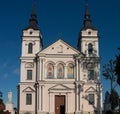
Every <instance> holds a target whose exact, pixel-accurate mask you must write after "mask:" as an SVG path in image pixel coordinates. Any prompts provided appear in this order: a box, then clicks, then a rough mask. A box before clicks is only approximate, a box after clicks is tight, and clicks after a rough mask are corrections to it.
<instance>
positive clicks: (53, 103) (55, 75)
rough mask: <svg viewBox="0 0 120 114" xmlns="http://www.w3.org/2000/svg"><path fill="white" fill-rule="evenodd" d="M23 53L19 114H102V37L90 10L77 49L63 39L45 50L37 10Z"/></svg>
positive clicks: (33, 12) (24, 34) (25, 32)
mask: <svg viewBox="0 0 120 114" xmlns="http://www.w3.org/2000/svg"><path fill="white" fill-rule="evenodd" d="M21 49H22V51H21V57H20V61H21V62H20V83H19V86H18V112H19V114H95V113H97V114H101V109H102V86H101V83H100V57H99V37H98V30H97V29H95V28H93V27H92V25H91V21H90V15H89V12H88V6H86V11H85V19H84V27H83V28H82V29H81V31H80V33H79V38H78V48H77V49H75V48H73V47H72V46H71V45H69V44H68V43H66V42H65V41H63V40H62V39H59V40H57V41H56V42H54V43H53V44H51V45H50V46H48V47H46V48H44V49H43V42H42V34H41V31H40V29H39V28H38V26H37V18H36V11H35V6H34V7H33V11H32V14H31V19H30V23H29V26H28V27H27V28H25V29H24V30H23V34H22V47H21Z"/></svg>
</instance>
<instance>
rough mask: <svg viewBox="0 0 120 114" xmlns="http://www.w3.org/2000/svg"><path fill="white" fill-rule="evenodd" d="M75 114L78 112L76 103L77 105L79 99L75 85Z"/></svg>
mask: <svg viewBox="0 0 120 114" xmlns="http://www.w3.org/2000/svg"><path fill="white" fill-rule="evenodd" d="M75 89H76V90H75V91H76V92H75V113H76V114H77V112H78V103H79V101H78V100H79V99H78V85H77V84H76V85H75Z"/></svg>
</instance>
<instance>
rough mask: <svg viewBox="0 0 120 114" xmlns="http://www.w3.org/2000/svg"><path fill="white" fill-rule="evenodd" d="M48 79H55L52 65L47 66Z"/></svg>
mask: <svg viewBox="0 0 120 114" xmlns="http://www.w3.org/2000/svg"><path fill="white" fill-rule="evenodd" d="M47 78H54V66H53V64H51V63H49V64H48V65H47Z"/></svg>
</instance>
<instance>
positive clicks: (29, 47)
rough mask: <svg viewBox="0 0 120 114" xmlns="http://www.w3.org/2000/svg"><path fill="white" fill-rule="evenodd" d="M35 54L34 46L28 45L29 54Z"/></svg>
mask: <svg viewBox="0 0 120 114" xmlns="http://www.w3.org/2000/svg"><path fill="white" fill-rule="evenodd" d="M32 53H33V44H32V43H29V44H28V54H32Z"/></svg>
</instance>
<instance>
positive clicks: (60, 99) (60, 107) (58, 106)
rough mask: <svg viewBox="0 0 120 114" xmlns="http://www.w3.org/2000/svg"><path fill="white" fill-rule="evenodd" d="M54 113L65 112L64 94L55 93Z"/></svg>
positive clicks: (60, 113)
mask: <svg viewBox="0 0 120 114" xmlns="http://www.w3.org/2000/svg"><path fill="white" fill-rule="evenodd" d="M55 114H65V95H55Z"/></svg>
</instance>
